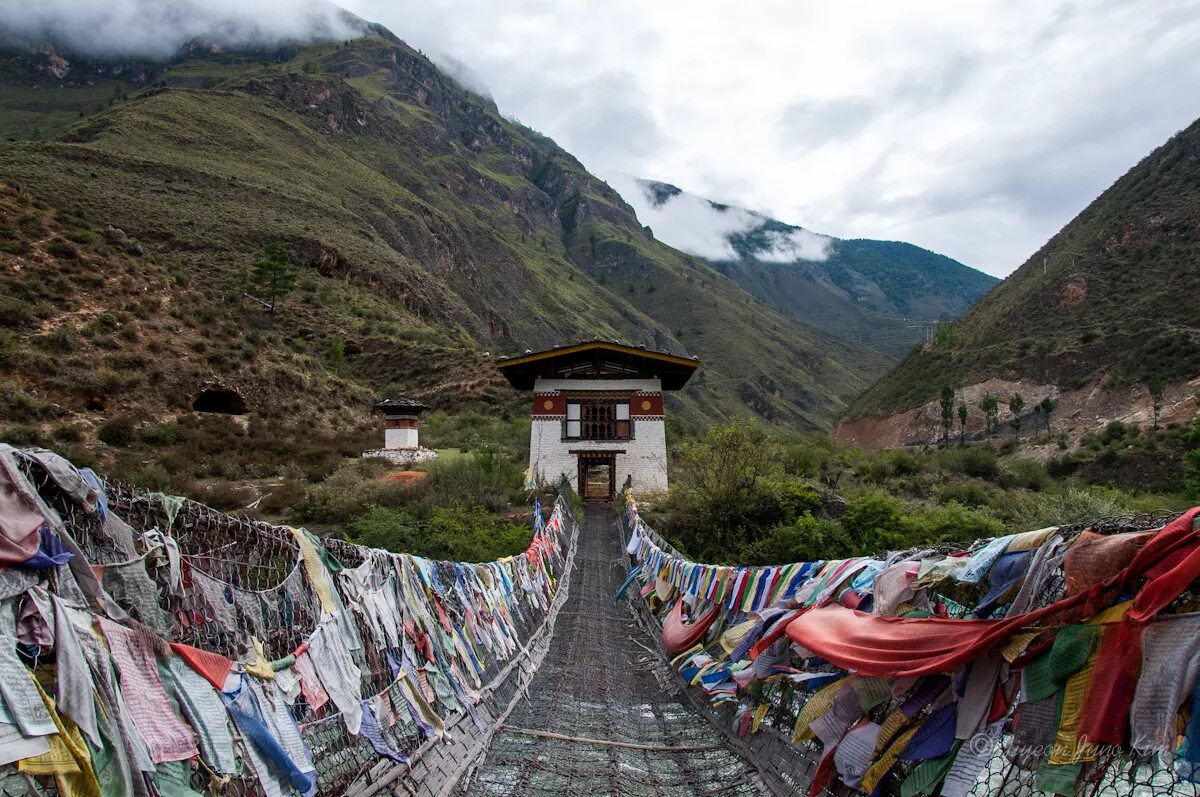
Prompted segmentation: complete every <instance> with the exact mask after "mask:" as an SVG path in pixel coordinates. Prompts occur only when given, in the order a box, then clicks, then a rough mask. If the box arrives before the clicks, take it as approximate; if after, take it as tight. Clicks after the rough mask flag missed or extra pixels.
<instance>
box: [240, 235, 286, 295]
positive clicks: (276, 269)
mask: <svg viewBox="0 0 1200 797" xmlns="http://www.w3.org/2000/svg"><path fill="white" fill-rule="evenodd" d="M296 275H297V272H296V269H294V268H292V253H291V252H289V251H288V249H287V247H285V246H284V245H283V244H281V243H279V242H278V241H277V242H275V243H271V244H267V245H266V246H264V247H263V249H262V257H260V258H259V259H258V260H256V261H255V262H254V264H253V265H251V266H250V273H249V274H248V275H247V278H246V285H245V287H246V291H245V293H246V294H247V295H248V296H250V297H251V298H253V299H257V300H258V301H259V303H260V304H262V305H263V306H264V307H266V308H267V309H268V310H270V311H271V313H274V312H275V302H276V301H277V300H278V299H281V298H283V297H284V296H287V295H288V294H289V293H291V292H292V290H293V289H294V288H295V287H296Z"/></svg>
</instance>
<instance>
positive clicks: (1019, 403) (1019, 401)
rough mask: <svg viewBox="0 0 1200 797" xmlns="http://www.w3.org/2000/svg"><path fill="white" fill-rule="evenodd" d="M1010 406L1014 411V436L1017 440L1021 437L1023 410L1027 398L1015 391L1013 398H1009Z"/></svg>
mask: <svg viewBox="0 0 1200 797" xmlns="http://www.w3.org/2000/svg"><path fill="white" fill-rule="evenodd" d="M1008 408H1009V410H1011V411H1012V414H1013V417H1012V421H1011V423H1012V428H1013V437H1014V438H1015V439H1017V440H1020V439H1021V411H1022V410H1024V409H1025V399H1024V398H1022V396H1021V394H1020V393H1013V394H1012V398H1010V399H1009V400H1008Z"/></svg>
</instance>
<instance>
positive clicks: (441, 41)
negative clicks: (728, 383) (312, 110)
mask: <svg viewBox="0 0 1200 797" xmlns="http://www.w3.org/2000/svg"><path fill="white" fill-rule="evenodd" d="M349 2H350V4H351V8H352V10H354V11H356V12H358V13H360V14H362V15H363V16H365V17H367V18H370V19H378V20H379V21H380V22H383V23H384V24H386V25H388V26H389V27H391V28H392V29H393V30H394V31H395V32H396V33H397V34H398V35H400V36H402V37H404V38H406V39H407V40H409V41H410V42H411V43H413V44H415V45H416V46H420V47H422V48H426V49H428V48H431V47H434V46H435V45H436V46H437V47H438V48H440V49H442V50H444V51H446V52H452V53H454V54H455V55H457V56H458V57H459V58H461V59H462V60H463V61H465V62H467V63H469V64H471V65H472V66H473V67H474V68H475V69H476V70H477V71H478V72H480V73H481V74H484V75H486V76H487V82H488V85H489V87H491V89H492V91H493V93H494V96H495V98H496V101H497V103H498V105H499V107H500V110H501V112H503V113H508V114H512V115H515V116H517V117H519V118H520V119H522V120H523V121H524V122H526V123H528V124H529V125H531V126H533V127H535V128H537V129H539V130H540V131H542V132H544V133H546V134H547V135H550V136H551V137H553V138H555V139H556V140H557V141H558V142H559V143H560V144H562V145H563V146H564V147H566V148H567V149H568V150H570V151H571V152H572V153H573V154H575V155H576V156H578V157H579V158H580V159H581V160H582V161H583V162H584V164H585V165H587V166H588V167H589V168H591V169H593V170H594V171H597V172H598V173H599V174H600V175H601V176H604V177H606V178H609V179H610V182H615V181H616V179H617V178H616V177H615V175H616V174H617V173H619V172H624V173H628V174H639V175H652V176H654V177H657V178H660V179H663V180H667V181H669V182H672V183H675V184H678V185H686V186H688V187H689V189H690V190H691V191H693V192H695V193H696V194H698V195H701V196H708V197H720V198H722V200H728V201H730V203H731V204H735V205H738V206H741V207H745V208H753V209H754V210H756V211H760V212H762V213H764V214H766V215H769V216H773V217H776V218H782V219H788V220H789V221H793V222H795V223H798V224H800V225H802V226H804V227H806V228H812V229H818V230H822V231H824V232H828V233H832V234H834V235H836V236H838V237H841V238H849V237H870V238H888V239H895V240H907V241H911V242H913V243H916V244H918V245H921V246H925V247H927V248H930V249H934V250H935V251H940V252H943V253H945V254H947V255H950V256H951V257H954V258H957V259H959V260H961V261H963V262H965V263H968V264H970V265H973V266H976V267H980V268H983V269H985V270H987V271H990V272H991V273H993V274H997V275H1003V274H1006V273H1008V272H1009V271H1011V270H1012V269H1013V268H1015V267H1016V266H1017V265H1019V264H1020V263H1021V262H1022V261H1023V260H1025V258H1027V257H1028V256H1029V255H1030V254H1031V253H1032V252H1033V251H1035V250H1036V249H1037V248H1038V247H1039V246H1040V245H1041V244H1042V243H1043V242H1044V241H1045V240H1046V238H1048V237H1049V236H1050V235H1052V234H1053V233H1054V232H1055V231H1057V230H1058V229H1059V228H1060V227H1061V226H1062V225H1063V224H1065V223H1066V222H1067V221H1069V220H1070V219H1071V218H1072V217H1073V216H1075V215H1076V214H1077V213H1078V212H1079V211H1080V210H1082V209H1083V208H1084V207H1085V206H1086V205H1087V204H1088V203H1089V202H1090V201H1091V200H1092V199H1094V198H1095V197H1096V195H1097V194H1098V193H1099V192H1100V191H1102V190H1103V189H1104V188H1105V187H1107V186H1108V185H1109V184H1111V182H1112V181H1113V180H1114V179H1116V178H1117V177H1119V176H1120V175H1121V174H1122V173H1123V172H1124V171H1125V170H1127V169H1128V168H1129V167H1131V166H1132V165H1133V164H1135V163H1136V162H1137V161H1138V160H1139V159H1141V158H1142V157H1144V156H1145V155H1146V154H1148V153H1149V152H1150V150H1152V149H1153V148H1154V147H1156V146H1158V145H1159V144H1161V143H1163V142H1164V141H1165V140H1166V139H1167V138H1168V137H1169V136H1170V135H1171V134H1172V133H1174V132H1175V131H1177V130H1179V129H1180V128H1182V127H1184V126H1186V125H1187V124H1188V123H1189V122H1190V121H1191V120H1192V119H1193V118H1194V117H1195V116H1196V115H1198V114H1200V106H1197V104H1196V93H1195V87H1196V86H1197V85H1200V59H1196V58H1195V57H1194V50H1195V43H1196V41H1200V0H1119V1H1117V0H1113V1H1111V2H1096V3H1092V4H1087V5H1086V6H1084V5H1082V4H1077V3H1075V2H1072V1H1071V0H980V1H979V2H975V3H962V2H959V1H958V0H911V2H908V3H869V2H863V1H862V0H848V2H845V3H837V4H812V3H795V2H792V1H791V0H762V2H760V3H757V4H754V6H753V7H752V8H749V9H747V8H745V7H742V6H737V5H736V4H729V3H727V2H722V1H721V0H694V2H691V3H689V4H688V5H687V8H686V10H684V9H681V8H680V6H679V5H678V4H671V3H650V4H647V3H641V2H638V0H609V2H605V3H586V2H582V0H561V1H560V2H550V0H509V1H508V2H505V3H495V2H492V1H491V0H420V2H418V1H417V0H349ZM1085 9H1086V10H1085ZM693 210H695V209H693ZM697 212H701V213H702V209H700V210H699V211H697ZM646 220H647V221H649V222H650V223H651V224H652V226H654V228H655V230H656V232H659V233H660V234H661V235H664V236H666V235H667V232H666V230H668V229H669V228H670V223H669V222H665V221H663V220H653V219H649V218H647V219H646ZM664 225H667V226H664ZM710 235H711V233H705V234H704V235H702V236H700V240H697V241H695V242H692V243H690V244H689V245H691V246H692V247H693V249H704V250H705V251H710V252H711V251H713V247H714V246H715V247H717V248H718V249H719V247H720V242H719V240H716V242H715V243H714V240H715V239H713V238H712V237H710ZM717 238H718V239H719V236H717Z"/></svg>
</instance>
